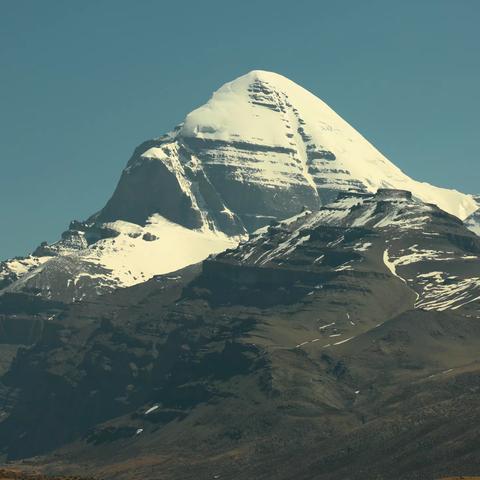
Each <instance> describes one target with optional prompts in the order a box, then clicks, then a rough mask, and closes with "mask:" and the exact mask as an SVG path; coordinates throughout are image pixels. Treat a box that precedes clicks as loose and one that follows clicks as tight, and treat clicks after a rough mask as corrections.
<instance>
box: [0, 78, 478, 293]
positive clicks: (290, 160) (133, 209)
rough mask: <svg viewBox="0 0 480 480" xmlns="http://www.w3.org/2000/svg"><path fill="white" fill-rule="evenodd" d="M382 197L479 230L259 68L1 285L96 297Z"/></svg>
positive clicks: (139, 161)
mask: <svg viewBox="0 0 480 480" xmlns="http://www.w3.org/2000/svg"><path fill="white" fill-rule="evenodd" d="M378 189H384V190H385V189H400V190H405V191H409V192H411V193H412V194H413V197H414V198H415V199H418V200H419V201H423V202H426V203H431V204H435V205H437V206H438V207H440V208H441V209H443V210H445V211H447V212H449V213H450V214H453V215H455V216H457V217H459V218H460V219H462V220H463V219H465V218H467V217H469V216H470V219H469V221H470V222H471V223H472V222H473V223H472V225H473V224H474V223H475V222H476V220H475V219H473V220H472V218H473V217H471V215H472V214H473V212H475V211H476V210H477V209H478V204H477V202H476V200H475V198H474V197H472V196H471V195H466V194H463V193H459V192H457V191H455V190H447V189H443V188H438V187H434V186H432V185H429V184H427V183H420V182H418V181H415V180H412V179H411V178H409V177H408V176H407V175H405V174H404V173H403V172H402V171H401V170H400V169H399V168H397V167H396V166H395V165H393V164H392V163H391V162H390V161H389V160H388V159H386V158H385V157H384V156H383V155H382V154H381V153H380V152H379V151H378V150H377V149H376V148H375V147H374V146H372V145H371V144H370V143H369V142H368V141H367V140H366V139H365V138H364V137H363V136H362V135H361V134H360V133H358V132H357V131H356V130H355V129H354V128H353V127H351V126H350V125H349V124H348V123H347V122H346V121H344V120H343V119H342V118H341V117H340V116H339V115H337V114H336V113H335V112H334V111H333V110H332V109H331V108H330V107H329V106H328V105H326V104H325V103H324V102H323V101H322V100H320V99H319V98H317V97H316V96H315V95H314V94H312V93H310V92H309V91H307V90H305V89H304V88H302V87H300V86H299V85H297V84H296V83H294V82H292V81H291V80H289V79H287V78H285V77H283V76H281V75H278V74H276V73H272V72H266V71H261V70H254V71H252V72H250V73H248V74H246V75H243V76H241V77H239V78H237V79H236V80H234V81H232V82H229V83H226V84H225V85H223V86H222V87H221V88H219V89H218V90H217V91H216V92H215V93H214V94H213V96H212V97H211V99H210V100H209V101H208V102H207V103H206V104H205V105H203V106H201V107H200V108H197V109H196V110H194V111H192V112H191V113H190V114H188V115H187V117H186V118H185V121H184V122H183V123H182V124H180V125H179V126H178V127H176V128H174V129H173V130H172V131H171V132H169V133H167V134H166V135H163V136H160V137H158V138H156V139H152V140H149V141H146V142H144V143H143V144H142V145H140V146H139V147H137V148H136V150H135V152H134V154H133V156H132V157H131V159H130V160H129V162H128V164H127V166H126V168H125V169H124V170H123V172H122V176H121V178H120V181H119V183H118V185H117V188H116V189H115V192H114V193H113V195H112V197H111V198H110V200H109V201H108V202H107V204H106V205H105V207H104V208H103V209H101V210H100V211H99V212H98V213H96V214H95V215H93V216H92V217H90V218H89V219H88V220H87V221H86V222H73V223H72V225H71V226H70V228H69V230H68V231H67V232H64V234H63V235H62V239H61V240H60V241H59V242H56V243H55V244H53V245H42V246H41V247H39V249H37V250H36V251H35V252H34V254H33V255H31V256H28V257H25V258H23V259H20V260H18V259H14V260H11V261H7V262H3V264H0V288H5V287H6V288H8V289H9V290H10V291H18V290H22V291H23V290H25V289H30V290H32V291H35V292H41V293H42V294H44V295H46V296H51V297H52V298H53V297H56V298H60V299H62V300H68V299H74V298H76V299H78V298H85V297H88V296H89V295H97V294H99V293H104V292H105V291H108V290H111V289H114V288H117V287H119V286H127V285H132V284H134V283H138V282H141V281H144V280H147V279H148V278H151V277H152V276H153V275H155V274H156V273H166V272H168V271H173V270H175V269H179V268H182V267H185V266H187V265H189V264H191V263H192V262H198V261H201V260H202V259H204V258H205V257H207V256H208V255H209V254H211V253H217V252H219V251H222V250H223V249H225V248H227V247H231V246H233V245H235V244H236V242H237V241H238V240H239V239H241V238H245V237H246V235H247V234H249V233H252V232H254V231H256V230H258V229H259V228H262V227H264V226H266V225H269V224H270V223H271V222H272V221H276V220H283V219H287V218H290V217H293V216H295V215H297V214H298V213H299V212H301V211H302V210H304V209H305V208H307V209H309V210H312V211H318V210H319V209H321V208H322V206H324V205H326V204H328V203H330V202H332V201H334V200H335V199H336V198H337V197H338V195H339V194H340V193H342V194H348V195H352V194H358V195H365V194H368V193H375V192H377V190H378ZM475 218H476V217H475ZM475 225H476V223H475ZM177 237H178V238H181V239H185V242H184V244H185V245H187V246H188V248H187V247H179V242H178V241H176V238H177ZM152 239H154V240H153V241H152ZM182 241H183V240H182ZM12 283H13V285H11V284H12Z"/></svg>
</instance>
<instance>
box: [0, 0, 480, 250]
mask: <svg viewBox="0 0 480 480" xmlns="http://www.w3.org/2000/svg"><path fill="white" fill-rule="evenodd" d="M479 21H480V1H478V0H401V1H399V0H364V1H359V0H335V1H333V0H328V1H325V0H311V1H302V0H296V1H294V2H293V1H291V0H289V1H284V0H256V1H252V0H242V1H240V0H235V1H234V0H221V1H220V0H202V1H201V2H200V1H198V0H196V1H193V0H183V1H181V2H175V1H164V0H155V1H154V0H128V1H127V0H82V1H81V2H79V1H74V0H67V1H65V0H42V1H41V2H40V1H38V0H14V1H13V0H0V221H1V230H0V232H1V234H0V259H4V258H7V257H11V256H14V255H24V254H27V253H29V252H31V251H32V250H33V249H34V248H35V247H36V246H37V245H38V244H39V243H40V242H42V241H44V240H47V241H54V240H56V239H57V238H58V237H59V235H60V233H61V232H62V231H63V230H65V229H66V228H67V226H68V224H69V222H70V220H72V219H79V220H81V219H85V218H86V217H88V216H90V215H91V214H92V213H94V212H96V211H97V210H99V209H100V208H102V207H103V205H104V204H105V202H106V201H107V199H108V198H109V196H110V195H111V194H112V192H113V189H114V188H115V185H116V183H117V181H118V179H119V177H120V173H121V170H122V169H123V168H124V166H125V164H126V162H127V161H128V159H129V157H130V155H131V153H132V152H133V149H134V148H135V146H136V145H138V144H139V143H141V142H142V141H144V140H146V139H149V138H153V137H157V136H159V135H161V134H162V133H165V132H167V131H169V130H170V129H171V128H172V127H173V126H175V125H176V124H177V123H179V122H181V121H182V120H183V118H184V117H185V115H186V114H187V113H188V112H190V111H191V110H193V109H194V108H196V107H198V106H200V105H202V104H203V103H205V102H206V101H207V100H208V98H209V97H210V95H211V93H212V92H213V91H214V90H216V89H217V88H218V87H219V86H221V85H222V84H223V83H225V82H227V81H230V80H232V79H234V78H236V77H238V76H240V75H242V74H244V73H246V72H248V71H250V70H253V69H262V70H271V71H275V72H277V73H281V74H282V75H285V76H287V77H289V78H290V79H292V80H294V81H295V82H297V83H299V84H300V85H302V86H303V87H305V88H307V89H308V90H310V91H312V92H313V93H315V94H316V95H317V96H319V97H320V98H321V99H322V100H324V101H325V102H326V103H328V104H329V105H330V106H331V107H332V108H333V109H334V110H336V111H337V113H339V114H340V115H341V116H342V117H343V118H345V120H347V121H348V122H349V123H351V124H352V125H353V126H354V127H355V128H357V129H358V130H359V131H360V132H361V133H362V134H363V135H364V136H365V137H366V138H367V139H368V140H370V141H371V142H372V143H373V144H374V145H375V146H376V147H377V148H378V149H379V150H380V151H381V152H382V153H384V154H385V155H386V156H387V157H388V158H389V159H390V160H391V161H392V162H394V163H395V164H396V165H398V166H399V167H400V168H401V169H402V170H404V171H405V172H406V173H407V174H409V175H410V176H412V177H414V178H416V179H418V180H422V181H428V182H430V183H433V184H436V185H438V186H444V187H450V188H456V189H458V190H461V191H465V192H468V193H480V185H479V183H480V168H479V155H478V152H479V147H480V135H479V134H478V127H479V124H478V112H479V111H480V89H479V85H480V55H479V51H480V31H479V29H478V24H479Z"/></svg>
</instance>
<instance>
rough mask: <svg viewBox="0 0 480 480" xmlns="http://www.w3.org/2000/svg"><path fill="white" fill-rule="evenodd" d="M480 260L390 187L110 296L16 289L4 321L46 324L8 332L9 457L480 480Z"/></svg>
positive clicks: (50, 463) (240, 474)
mask: <svg viewBox="0 0 480 480" xmlns="http://www.w3.org/2000/svg"><path fill="white" fill-rule="evenodd" d="M479 256H480V238H479V237H478V236H476V235H475V234H473V233H472V232H470V231H469V230H468V229H466V227H465V226H464V225H463V223H462V222H461V221H460V220H459V219H458V218H457V217H454V216H452V215H450V214H448V213H445V212H444V211H442V210H440V209H439V208H438V207H437V206H435V205H431V204H426V203H423V202H421V201H419V200H417V199H415V198H414V197H413V196H412V195H411V194H410V193H409V192H405V191H398V190H380V191H379V192H378V193H376V194H369V193H364V192H357V193H350V194H343V195H340V196H339V198H338V199H337V200H336V201H334V202H331V203H330V204H328V205H327V206H324V207H322V208H319V210H318V211H314V212H311V211H308V210H305V211H304V212H302V213H300V214H298V215H297V216H295V217H292V218H290V219H288V220H286V221H284V222H276V223H274V224H272V225H270V226H269V227H265V228H264V229H263V230H261V231H259V232H256V233H255V234H253V235H251V236H250V238H249V239H248V240H245V241H244V242H242V243H241V244H240V245H239V246H238V247H236V248H232V249H229V250H227V251H225V252H224V253H221V254H219V255H217V256H216V257H210V258H209V259H207V260H206V261H204V262H203V263H202V264H197V265H195V266H191V267H188V268H186V269H182V270H180V271H178V272H175V273H173V274H167V275H159V276H157V277H155V278H154V279H151V280H149V281H148V282H146V283H142V284H139V285H136V286H133V287H130V288H127V289H123V290H118V291H116V292H114V293H112V294H109V295H105V296H103V297H101V298H100V299H98V300H90V301H89V300H85V301H83V302H80V303H76V304H72V305H70V306H65V305H62V304H53V303H51V302H48V301H43V302H40V303H38V304H31V305H29V306H28V308H27V306H25V302H24V301H23V300H22V301H20V300H16V298H17V294H11V295H10V297H8V303H6V304H5V305H7V306H8V308H9V310H8V312H7V306H4V307H2V308H3V311H5V313H4V315H3V317H4V324H5V325H7V323H8V322H12V321H13V318H15V317H14V316H22V318H23V319H24V321H25V322H28V321H30V322H40V323H41V328H40V329H38V330H33V329H31V328H25V331H24V332H23V333H21V332H12V333H9V332H10V330H8V328H5V329H4V331H3V333H2V335H3V337H2V338H3V339H4V340H2V342H4V343H8V339H10V340H11V341H12V342H13V339H15V342H16V345H18V343H19V338H20V337H21V338H20V340H22V339H23V343H24V345H25V346H24V347H22V348H20V349H19V351H18V354H17V356H16V357H15V359H14V360H12V359H10V360H9V361H8V362H7V361H5V366H4V375H3V377H2V383H3V385H2V387H1V389H0V395H1V398H2V405H3V407H2V409H3V410H2V412H1V416H0V420H1V422H0V447H1V449H2V451H3V453H4V455H5V457H6V458H9V459H11V460H18V459H21V458H26V457H32V456H34V455H37V456H38V455H41V456H40V457H37V458H36V459H35V465H37V466H38V467H39V468H40V467H41V468H43V469H45V470H46V471H55V472H63V473H69V472H72V473H75V472H76V473H78V472H81V473H82V474H83V475H85V474H87V475H96V476H98V477H101V478H116V479H118V478H125V479H130V478H152V479H154V478H155V479H159V478H160V479H163V478H165V479H167V478H182V479H190V478H191V479H193V478H195V479H212V478H235V479H251V478H256V479H273V478H275V479H285V480H286V479H290V478H299V479H305V480H306V479H312V478H315V479H320V480H337V479H338V480H343V479H345V478H349V479H364V478H379V479H391V478H395V479H412V478H419V479H421V478H439V477H442V476H444V477H445V476H453V475H460V474H463V475H468V474H470V475H474V474H475V473H478V471H480V460H479V459H480V451H479V445H480V443H479V436H478V435H479V434H478V428H477V423H478V420H480V410H479V407H478V405H479V404H478V398H479V397H478V395H479V393H480V370H479V364H478V351H479V348H480V323H479V319H480V310H479V306H480V305H479V304H480V302H479V299H480V267H479V265H480V264H479ZM5 301H6V300H5ZM5 322H7V323H5ZM19 335H20V337H19ZM22 335H23V336H22Z"/></svg>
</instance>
